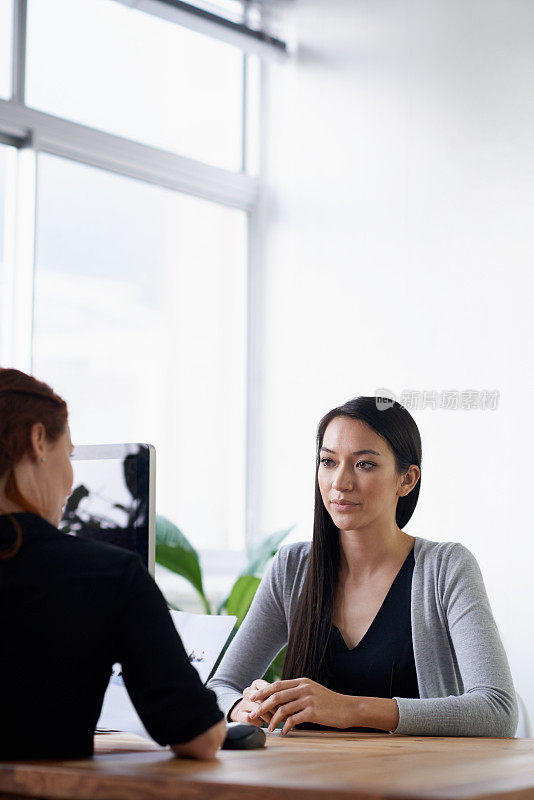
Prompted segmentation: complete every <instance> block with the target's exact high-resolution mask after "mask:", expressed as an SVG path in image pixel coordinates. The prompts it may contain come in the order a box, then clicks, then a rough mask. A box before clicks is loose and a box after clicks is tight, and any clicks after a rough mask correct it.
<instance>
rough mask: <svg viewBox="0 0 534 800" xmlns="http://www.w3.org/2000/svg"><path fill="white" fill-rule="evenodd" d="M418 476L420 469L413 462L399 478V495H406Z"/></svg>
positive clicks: (419, 475)
mask: <svg viewBox="0 0 534 800" xmlns="http://www.w3.org/2000/svg"><path fill="white" fill-rule="evenodd" d="M420 477H421V470H420V469H419V467H417V466H416V465H415V464H412V465H411V466H410V468H409V469H408V471H407V472H405V473H404V475H403V476H402V478H401V480H400V486H399V491H398V495H399V497H406V495H407V494H410V492H411V491H412V489H413V487H414V486H415V484H416V483H417V481H418V480H419V478H420Z"/></svg>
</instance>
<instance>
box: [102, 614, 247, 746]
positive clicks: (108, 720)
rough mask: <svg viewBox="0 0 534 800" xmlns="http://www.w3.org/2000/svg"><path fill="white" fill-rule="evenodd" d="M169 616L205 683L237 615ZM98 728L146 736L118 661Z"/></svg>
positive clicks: (105, 698) (107, 691)
mask: <svg viewBox="0 0 534 800" xmlns="http://www.w3.org/2000/svg"><path fill="white" fill-rule="evenodd" d="M171 617H172V620H173V622H174V625H175V627H176V630H177V631H178V633H179V634H180V638H181V640H182V642H183V645H184V648H185V652H186V653H187V655H188V656H189V660H190V662H191V664H192V665H193V666H194V667H195V669H196V670H197V672H198V674H199V676H200V679H201V681H202V683H205V682H206V681H207V679H208V677H209V674H210V672H211V671H212V669H213V667H214V666H215V663H216V661H217V659H218V658H219V655H220V653H221V651H222V649H223V647H224V645H225V643H226V640H227V639H228V637H229V636H230V634H231V632H232V630H233V628H234V625H235V622H236V620H237V617H233V616H220V615H215V614H188V613H187V612H186V611H172V610H171ZM97 729H100V730H113V731H128V732H129V733H137V734H140V735H141V736H149V734H148V732H147V730H146V728H145V726H144V725H143V723H142V722H141V720H140V719H139V715H138V714H137V711H136V710H135V708H134V706H133V704H132V701H131V700H130V697H129V695H128V692H127V691H126V687H125V686H124V682H123V680H122V677H121V675H120V668H118V665H115V668H114V670H113V675H112V677H111V679H110V682H109V686H108V688H107V690H106V694H105V695H104V703H103V705H102V712H101V714H100V718H99V720H98V723H97Z"/></svg>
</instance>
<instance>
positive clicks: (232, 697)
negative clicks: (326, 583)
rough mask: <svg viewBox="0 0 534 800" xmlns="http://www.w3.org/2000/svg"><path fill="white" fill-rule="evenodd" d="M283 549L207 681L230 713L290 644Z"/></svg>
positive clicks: (269, 569)
mask: <svg viewBox="0 0 534 800" xmlns="http://www.w3.org/2000/svg"><path fill="white" fill-rule="evenodd" d="M282 551H283V548H281V549H280V550H279V551H278V552H277V553H276V555H275V556H274V558H273V560H272V561H271V562H270V564H269V565H268V567H267V569H266V571H265V573H264V574H263V577H262V579H261V582H260V584H259V586H258V589H257V591H256V594H255V595H254V599H253V601H252V603H251V606H250V608H249V610H248V614H247V615H246V617H245V619H244V620H243V622H242V623H241V626H240V628H239V630H238V631H237V633H236V635H235V636H234V638H233V639H232V642H231V643H230V645H229V647H228V650H227V651H226V653H225V654H224V656H223V658H222V660H221V663H220V664H219V666H218V668H217V671H216V673H215V675H214V676H213V677H212V678H211V679H210V680H209V681H208V683H207V684H206V686H207V688H208V689H213V691H214V692H215V694H216V696H217V702H218V705H219V708H220V709H221V710H222V711H223V713H224V716H225V718H226V719H227V720H228V713H229V711H231V709H232V707H233V706H234V705H235V703H236V702H237V701H238V700H241V698H242V696H243V690H244V689H245V688H246V687H247V686H250V684H251V683H252V681H254V680H256V678H261V677H263V675H264V673H265V670H266V669H267V667H268V666H269V665H270V664H271V662H272V661H273V659H274V658H275V657H276V656H277V655H278V653H279V652H280V650H282V648H283V647H284V646H285V645H286V644H287V621H286V615H285V611H284V603H283V574H284V563H283V562H284V556H283V552H282Z"/></svg>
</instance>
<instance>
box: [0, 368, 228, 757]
mask: <svg viewBox="0 0 534 800" xmlns="http://www.w3.org/2000/svg"><path fill="white" fill-rule="evenodd" d="M71 452H72V442H71V437H70V430H69V425H68V413H67V406H66V403H65V401H64V400H62V399H61V398H60V397H58V395H56V394H55V393H54V392H53V390H52V389H51V388H50V387H49V386H47V384H45V383H42V382H40V381H37V380H36V379H35V378H33V377H31V376H30V375H26V374H24V373H23V372H19V371H18V370H15V369H0V630H1V631H2V648H1V652H0V684H1V685H2V686H3V687H4V693H3V699H2V712H1V713H2V725H1V726H0V759H13V758H54V757H56V758H69V757H72V758H79V757H83V756H88V755H91V754H92V752H93V733H94V729H95V725H96V723H97V721H98V717H99V716H100V710H101V707H102V701H103V698H104V693H105V691H106V687H107V684H108V681H109V677H110V674H111V668H112V665H113V664H114V663H115V662H119V663H120V664H121V665H122V672H123V677H124V682H125V685H126V688H127V689H128V692H129V694H130V696H131V698H132V701H133V703H134V705H135V707H136V709H137V711H138V713H139V715H140V717H141V719H142V721H143V723H144V725H145V727H146V729H147V730H148V732H149V733H150V734H151V736H153V738H154V739H155V740H156V741H157V742H158V743H159V744H162V745H170V746H171V747H172V748H173V750H174V751H175V753H177V754H178V755H185V756H192V757H195V758H213V757H214V755H215V753H216V751H217V749H218V748H219V746H220V745H221V744H222V742H223V740H224V736H225V733H226V725H225V722H224V719H223V715H222V713H221V711H220V710H219V708H218V706H217V702H216V698H215V694H214V692H212V691H211V690H209V689H206V688H205V687H204V686H203V684H202V682H201V680H200V678H199V676H198V673H197V671H196V670H195V668H194V667H193V666H192V665H191V664H190V662H189V660H188V658H187V654H186V652H185V650H184V647H183V645H182V642H181V640H180V637H179V636H178V634H177V632H176V629H175V628H174V625H173V623H172V620H171V618H170V615H169V612H168V609H167V605H166V603H165V600H164V598H163V596H162V594H161V592H160V591H159V589H158V587H157V586H156V584H155V582H154V581H153V580H152V578H151V577H150V575H149V574H148V572H147V571H146V570H145V568H144V566H143V564H142V563H141V560H140V559H139V558H138V556H136V555H135V554H133V553H130V552H128V551H126V550H123V549H121V548H118V547H113V546H111V545H106V544H101V543H99V542H93V541H90V540H87V539H81V538H77V537H74V536H68V535H65V534H62V533H60V532H59V531H58V529H57V526H58V524H59V521H60V519H61V516H62V509H63V508H64V505H65V503H66V500H67V497H68V496H69V494H70V492H71V490H72V479H73V474H72V467H71V463H70V458H69V456H70V454H71Z"/></svg>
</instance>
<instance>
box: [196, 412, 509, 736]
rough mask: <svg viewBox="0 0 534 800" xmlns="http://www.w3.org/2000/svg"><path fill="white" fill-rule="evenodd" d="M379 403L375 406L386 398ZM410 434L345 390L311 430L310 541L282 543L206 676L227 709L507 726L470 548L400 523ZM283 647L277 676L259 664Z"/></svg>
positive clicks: (503, 678)
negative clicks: (268, 675) (344, 398)
mask: <svg viewBox="0 0 534 800" xmlns="http://www.w3.org/2000/svg"><path fill="white" fill-rule="evenodd" d="M384 406H385V407H384ZM421 458H422V456H421V439H420V435H419V431H418V428H417V425H416V424H415V421H414V420H413V418H412V416H411V415H410V414H409V412H408V411H407V410H406V408H404V407H403V406H401V405H400V404H399V403H397V402H393V403H389V404H381V403H377V398H375V397H357V398H356V399H354V400H350V401H349V402H347V403H345V404H344V405H342V406H340V407H338V408H334V409H333V410H332V411H330V412H329V413H328V414H326V415H325V416H324V417H323V419H322V420H321V421H320V423H319V426H318V431H317V463H316V480H315V519H314V529H313V539H312V541H311V543H310V542H298V543H296V544H289V545H284V546H283V547H281V548H280V550H279V551H278V553H277V554H276V556H275V558H274V559H273V561H272V562H271V564H270V565H269V568H268V569H267V571H266V573H265V575H264V576H263V578H262V581H261V583H260V586H259V587H258V591H257V592H256V595H255V597H254V600H253V602H252V605H251V607H250V610H249V612H248V614H247V616H246V618H245V620H244V621H243V623H242V625H241V627H240V629H239V631H238V633H237V634H236V636H235V638H234V639H233V641H232V643H231V645H230V647H229V648H228V650H227V652H226V653H225V656H224V658H223V659H222V661H221V663H220V665H219V668H218V670H217V672H216V674H215V676H214V677H213V678H212V679H211V681H209V682H208V686H209V687H210V688H212V689H214V691H215V692H216V694H217V696H218V701H219V706H220V707H221V708H222V709H223V711H224V712H225V714H226V715H227V719H231V720H235V721H240V722H245V721H246V722H253V723H254V724H256V725H262V724H264V723H267V724H268V726H269V729H270V730H274V729H275V728H276V727H277V726H278V725H282V733H283V734H285V733H287V732H288V731H289V730H291V729H292V728H293V727H297V728H312V729H313V728H315V729H317V728H319V729H322V728H325V729H332V728H334V729H341V730H356V731H362V730H363V731H374V730H378V731H390V732H394V733H403V734H412V735H431V736H513V735H514V733H515V729H516V726H517V717H518V711H517V701H516V696H515V692H514V687H513V683H512V678H511V675H510V670H509V667H508V662H507V658H506V654H505V652H504V648H503V645H502V642H501V639H500V637H499V633H498V630H497V626H496V624H495V621H494V618H493V615H492V612H491V607H490V604H489V601H488V598H487V594H486V591H485V588H484V583H483V579H482V575H481V573H480V569H479V567H478V564H477V562H476V559H475V558H474V556H473V555H472V553H471V552H470V551H469V550H468V549H467V548H466V547H464V546H463V545H462V544H460V543H457V542H434V541H431V540H429V539H423V538H420V537H414V536H411V535H409V534H407V533H405V532H404V531H403V528H404V527H405V525H406V524H407V523H408V521H409V520H410V518H411V516H412V514H413V512H414V510H415V507H416V505H417V500H418V496H419V491H420V486H421ZM285 645H287V655H286V659H285V664H284V669H283V675H282V680H280V681H276V682H274V683H271V684H269V683H267V682H266V681H265V680H262V679H261V676H262V675H263V674H264V673H265V670H266V669H267V667H268V666H269V664H270V663H271V661H272V660H273V658H274V657H275V656H276V655H277V653H279V652H280V650H281V649H282V648H283V647H284V646H285Z"/></svg>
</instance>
